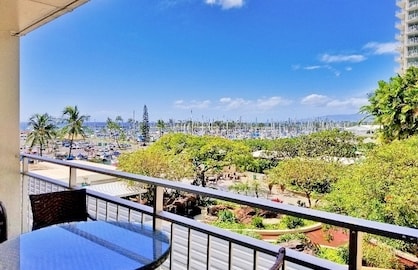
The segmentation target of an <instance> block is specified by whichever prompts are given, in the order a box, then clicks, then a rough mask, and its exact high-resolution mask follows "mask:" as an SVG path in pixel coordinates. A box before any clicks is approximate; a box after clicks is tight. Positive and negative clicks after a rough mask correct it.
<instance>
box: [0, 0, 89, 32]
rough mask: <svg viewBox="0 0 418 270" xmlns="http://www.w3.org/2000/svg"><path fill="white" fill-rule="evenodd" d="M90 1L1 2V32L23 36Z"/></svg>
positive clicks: (40, 0) (31, 0) (42, 0)
mask: <svg viewBox="0 0 418 270" xmlns="http://www.w3.org/2000/svg"><path fill="white" fill-rule="evenodd" d="M88 1H89V0H0V30H2V31H10V34H11V35H14V36H22V35H25V34H27V33H28V32H30V31H32V30H34V29H36V28H38V27H40V26H42V25H44V24H46V23H48V22H50V21H53V20H54V19H56V18H58V17H59V16H61V15H64V14H66V13H68V12H70V11H72V10H73V9H75V8H77V7H79V6H81V5H83V4H85V3H86V2H88Z"/></svg>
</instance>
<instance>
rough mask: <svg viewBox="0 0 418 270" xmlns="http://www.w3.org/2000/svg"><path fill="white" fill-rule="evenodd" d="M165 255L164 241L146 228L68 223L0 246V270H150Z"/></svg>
mask: <svg viewBox="0 0 418 270" xmlns="http://www.w3.org/2000/svg"><path fill="white" fill-rule="evenodd" d="M169 252H170V242H169V239H168V237H167V235H165V234H164V233H162V232H160V231H154V230H152V228H151V227H149V226H146V225H141V224H135V223H127V222H105V221H87V222H74V223H69V224H61V225H54V226H50V227H46V228H42V229H39V230H35V231H32V232H30V233H25V234H22V235H20V236H19V237H17V238H15V239H11V240H9V241H6V242H4V243H2V244H0V269H8V270H9V269H10V270H12V269H21V270H28V269H34V270H35V269H43V270H45V269H101V270H102V269H112V270H113V269H121V270H123V269H154V268H156V267H158V266H159V265H161V264H162V263H163V262H164V261H165V260H166V259H167V257H168V255H169Z"/></svg>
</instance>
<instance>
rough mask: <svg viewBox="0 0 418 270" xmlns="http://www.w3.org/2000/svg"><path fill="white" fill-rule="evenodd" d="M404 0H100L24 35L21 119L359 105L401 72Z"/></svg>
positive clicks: (303, 111)
mask: <svg viewBox="0 0 418 270" xmlns="http://www.w3.org/2000/svg"><path fill="white" fill-rule="evenodd" d="M396 11H397V7H396V1H395V0H367V1H365V0H152V1H150V0H90V2H88V3H87V4H85V5H83V6H81V7H80V8H78V9H76V10H74V11H73V12H71V13H69V14H66V15H64V16H62V17H60V18H58V19H56V20H55V21H53V22H51V23H49V24H47V25H45V26H43V27H41V28H39V29H36V30H35V31H33V32H31V33H29V34H27V35H26V36H24V37H22V39H21V120H22V121H26V120H27V119H28V118H29V117H30V116H31V115H32V114H34V113H49V114H51V115H53V116H56V117H58V116H60V115H61V112H62V110H63V108H64V107H65V106H67V105H72V106H74V105H77V106H78V108H79V109H80V111H81V112H82V113H83V114H86V115H89V116H90V120H92V121H104V120H106V119H107V117H110V118H113V119H114V118H115V117H116V116H121V117H122V118H123V119H124V120H128V119H129V118H134V117H135V119H136V120H139V121H141V120H142V114H143V107H144V105H147V108H148V114H149V119H150V120H151V121H156V120H159V119H162V120H164V121H168V120H169V119H174V120H176V121H178V120H188V119H190V118H193V120H199V121H201V120H204V121H209V120H229V121H232V120H235V121H237V120H240V119H241V121H258V122H262V121H266V122H267V121H280V120H287V119H289V118H290V119H306V118H314V117H318V116H324V115H335V114H352V113H356V112H358V109H359V107H360V106H361V105H364V104H366V103H367V93H370V92H373V91H374V90H375V89H376V87H377V82H378V81H379V80H385V81H387V80H389V78H390V77H392V76H395V75H396V72H397V71H398V63H397V62H396V60H395V58H396V57H397V56H398V54H397V52H396V45H397V44H396V39H395V36H396V35H397V33H398V32H397V29H396V28H395V23H396V22H397V19H396V17H395V13H396Z"/></svg>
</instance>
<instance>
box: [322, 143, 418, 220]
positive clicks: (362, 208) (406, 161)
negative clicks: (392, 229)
mask: <svg viewBox="0 0 418 270" xmlns="http://www.w3.org/2000/svg"><path fill="white" fill-rule="evenodd" d="M417 149H418V137H416V136H413V137H411V138H410V139H407V140H403V141H394V142H392V143H390V144H386V145H381V146H378V147H376V148H375V149H373V150H371V151H370V152H369V153H368V155H367V157H366V159H365V160H364V161H363V162H361V163H358V164H355V165H352V166H349V167H347V170H346V171H345V174H344V175H343V176H342V178H341V180H339V181H338V183H337V184H336V185H335V188H334V190H333V191H332V192H331V193H330V194H329V195H328V196H327V200H326V201H327V205H326V209H327V210H329V211H332V212H336V213H341V214H346V215H350V216H355V217H360V218H365V219H369V220H376V221H381V222H385V223H391V224H396V225H400V226H407V227H412V228H418V192H417V187H418V151H417Z"/></svg>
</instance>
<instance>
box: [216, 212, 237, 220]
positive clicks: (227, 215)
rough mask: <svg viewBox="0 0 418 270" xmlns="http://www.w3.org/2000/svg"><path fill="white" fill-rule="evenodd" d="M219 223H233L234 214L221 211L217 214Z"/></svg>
mask: <svg viewBox="0 0 418 270" xmlns="http://www.w3.org/2000/svg"><path fill="white" fill-rule="evenodd" d="M218 221H219V222H227V223H235V222H236V217H235V215H234V213H233V212H232V211H230V210H221V211H219V213H218Z"/></svg>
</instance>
